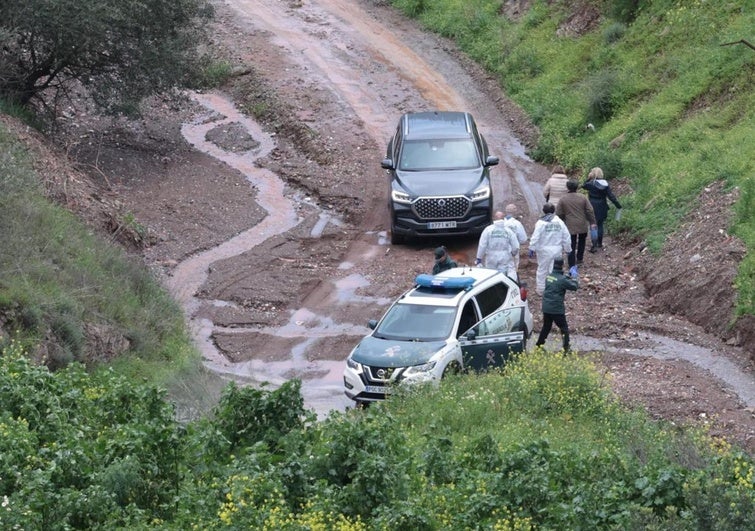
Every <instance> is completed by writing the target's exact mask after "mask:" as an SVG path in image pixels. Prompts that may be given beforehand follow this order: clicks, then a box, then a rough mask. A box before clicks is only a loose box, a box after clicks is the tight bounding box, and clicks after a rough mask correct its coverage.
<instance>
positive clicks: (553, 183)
mask: <svg viewBox="0 0 755 531" xmlns="http://www.w3.org/2000/svg"><path fill="white" fill-rule="evenodd" d="M568 180H569V177H567V176H566V170H564V167H563V166H554V167H553V173H552V174H551V176H550V178H549V179H548V181H546V183H545V186H544V187H543V196H544V197H545V200H546V201H547V202H548V203H550V204H552V205H553V206H555V207H557V206H558V201H559V200H560V199H561V198H562V197H563V196H564V195H566V181H568Z"/></svg>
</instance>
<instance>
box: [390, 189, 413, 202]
mask: <svg viewBox="0 0 755 531" xmlns="http://www.w3.org/2000/svg"><path fill="white" fill-rule="evenodd" d="M391 199H393V200H394V201H395V202H396V203H406V204H409V203H411V202H412V198H411V197H410V196H409V194H407V193H406V192H402V191H400V190H393V191H391Z"/></svg>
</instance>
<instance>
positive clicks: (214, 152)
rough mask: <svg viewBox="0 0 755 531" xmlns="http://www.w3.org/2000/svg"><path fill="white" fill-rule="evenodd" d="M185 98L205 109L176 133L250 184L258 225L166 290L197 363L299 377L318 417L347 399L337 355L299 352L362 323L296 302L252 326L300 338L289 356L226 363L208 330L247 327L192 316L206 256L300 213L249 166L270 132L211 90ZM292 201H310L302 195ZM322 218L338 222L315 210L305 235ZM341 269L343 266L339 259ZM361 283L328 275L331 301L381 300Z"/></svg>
mask: <svg viewBox="0 0 755 531" xmlns="http://www.w3.org/2000/svg"><path fill="white" fill-rule="evenodd" d="M192 97H193V99H194V100H195V101H196V102H197V103H199V104H200V105H201V106H202V107H204V108H205V109H206V113H204V114H202V115H200V116H199V117H197V119H196V120H194V121H192V122H191V123H187V124H184V125H183V127H182V129H181V132H182V134H183V136H184V138H186V140H187V141H188V142H189V143H190V144H191V145H192V146H194V147H195V148H196V149H197V150H199V151H201V152H203V153H207V154H209V155H211V156H213V157H215V158H216V159H217V160H220V161H222V162H225V163H226V164H228V165H229V166H230V167H232V168H234V169H236V170H238V171H239V172H241V173H242V174H243V175H244V176H245V177H246V179H247V181H248V182H249V184H250V186H253V187H254V188H255V189H256V192H257V198H256V201H257V203H258V204H259V205H260V206H261V207H262V208H263V209H265V211H266V212H267V215H266V216H265V218H264V219H263V220H262V222H260V223H259V224H258V225H256V226H254V227H252V228H251V229H249V230H246V231H244V232H242V233H240V234H238V235H237V236H235V237H233V238H231V239H230V240H228V241H226V242H224V243H222V244H220V245H218V246H216V247H214V248H211V249H208V250H206V251H203V252H200V253H198V254H196V255H193V256H191V257H189V258H188V259H186V260H185V261H183V262H181V263H180V264H178V265H177V267H176V268H175V269H174V271H173V272H172V275H171V276H170V277H169V279H168V281H167V284H168V289H169V290H170V291H171V293H172V294H173V295H174V297H175V298H176V300H177V301H178V302H179V303H180V304H181V305H182V307H183V308H184V311H185V313H186V315H187V318H188V319H189V326H190V329H191V331H192V334H193V336H194V339H195V342H196V344H197V346H198V348H199V350H200V352H201V353H202V356H203V358H204V360H205V366H206V367H207V368H208V369H210V370H212V371H213V372H215V373H217V374H219V375H221V376H224V377H226V378H228V379H232V380H234V381H238V382H243V383H248V384H251V385H259V386H262V385H264V384H265V382H267V383H268V384H270V385H271V386H273V387H277V386H279V385H281V384H282V383H284V382H285V381H287V380H289V379H291V378H301V379H302V395H303V397H304V401H305V407H306V408H307V409H312V410H314V411H315V412H317V414H318V415H319V416H323V415H325V414H327V413H329V412H330V411H331V410H333V409H336V410H344V409H346V408H347V407H348V406H350V405H351V401H349V400H348V399H347V398H346V397H345V396H344V394H343V379H342V378H343V377H342V373H343V361H342V360H315V361H312V360H308V359H307V355H306V354H307V350H308V347H310V346H311V345H312V344H313V343H314V342H316V341H318V340H320V339H321V338H327V337H336V336H344V335H346V336H349V335H353V336H355V339H356V338H358V337H361V336H363V335H364V334H365V333H366V329H365V327H364V326H357V325H353V324H340V323H335V322H334V321H333V320H332V319H330V318H327V317H323V316H318V315H315V314H313V313H312V312H310V311H309V310H306V309H300V310H297V311H295V312H294V313H293V314H292V315H291V318H290V319H289V321H288V322H287V323H285V324H283V325H282V326H280V327H263V328H261V329H260V328H255V331H258V332H260V333H265V334H270V335H273V336H276V337H290V338H302V341H301V342H300V343H297V344H296V346H295V347H293V348H292V349H291V353H290V359H287V360H284V361H273V362H271V361H265V360H252V361H246V362H241V363H232V362H230V361H229V360H228V359H227V358H226V357H225V356H224V355H223V354H222V353H221V352H219V351H218V349H217V348H216V346H215V344H214V342H213V340H212V335H213V333H214V332H217V331H222V332H224V333H227V334H228V333H244V332H248V329H243V328H234V329H225V328H222V329H221V328H219V327H216V326H215V325H214V323H213V322H212V321H210V320H208V319H206V318H199V317H197V315H196V313H197V310H198V309H199V307H200V304H201V302H203V301H200V300H199V299H197V298H196V296H195V295H196V293H197V291H198V290H199V288H200V287H201V286H202V285H203V284H204V282H205V281H206V280H207V275H208V271H209V269H210V267H211V265H212V264H213V263H214V262H217V261H220V260H225V259H228V258H231V257H233V256H237V255H240V254H242V253H244V252H247V251H248V250H250V249H252V248H254V247H255V246H257V245H259V244H261V243H262V242H264V241H265V240H267V239H268V238H270V237H272V236H275V235H277V234H281V233H284V232H286V231H288V230H289V229H291V228H293V227H295V226H296V225H297V224H299V223H300V222H301V219H300V218H299V217H298V215H297V213H296V208H295V207H296V204H297V199H296V198H294V199H293V200H292V199H289V198H287V197H286V196H285V195H284V188H285V185H284V183H283V181H281V180H280V179H279V178H278V176H277V175H275V174H274V173H272V172H270V171H268V170H266V169H264V168H259V167H257V166H256V165H255V161H256V160H257V159H258V158H261V157H264V156H265V155H267V154H268V153H270V151H271V150H272V149H273V148H274V147H275V143H274V141H273V139H272V137H271V136H270V135H268V134H266V133H265V132H264V131H263V130H262V129H261V127H260V126H259V125H258V124H257V123H256V122H254V121H252V120H250V119H249V118H247V117H245V116H244V115H243V114H241V113H240V112H239V111H238V110H237V109H236V108H235V106H234V104H233V102H232V101H231V100H230V99H228V98H225V97H224V96H221V95H218V94H212V93H207V94H193V95H192ZM231 133H232V134H231ZM298 201H299V202H301V201H304V202H307V204H308V205H310V206H312V207H314V208H317V207H316V205H314V204H313V203H312V202H309V201H307V200H306V199H304V200H298ZM328 224H333V225H336V226H342V223H341V221H340V220H339V219H338V218H337V217H335V216H333V215H332V214H329V213H327V212H325V211H322V212H320V214H319V217H318V220H317V222H316V223H315V225H314V227H313V228H312V229H311V231H310V235H311V236H312V237H314V238H317V237H320V236H321V235H322V233H323V231H324V230H325V228H326V227H327V226H328ZM344 268H348V267H347V266H346V265H345V264H344ZM368 284H369V283H368V282H367V280H366V279H364V278H363V277H359V275H349V276H347V277H346V278H345V279H342V280H338V281H336V293H337V301H338V302H346V301H349V302H353V301H357V302H377V303H378V304H387V302H385V301H383V300H378V301H372V300H370V299H369V298H368V297H361V296H357V295H356V294H355V290H356V289H358V288H360V287H364V286H366V285H368ZM209 302H210V303H211V304H212V305H213V306H216V307H225V306H231V307H233V306H234V305H233V303H231V302H229V301H222V300H214V301H209ZM339 354H342V353H339Z"/></svg>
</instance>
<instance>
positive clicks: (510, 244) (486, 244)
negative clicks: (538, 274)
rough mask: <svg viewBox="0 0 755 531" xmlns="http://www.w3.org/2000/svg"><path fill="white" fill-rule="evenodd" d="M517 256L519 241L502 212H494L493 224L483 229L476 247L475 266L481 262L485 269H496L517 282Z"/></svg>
mask: <svg viewBox="0 0 755 531" xmlns="http://www.w3.org/2000/svg"><path fill="white" fill-rule="evenodd" d="M515 256H519V240H517V239H516V235H514V233H513V232H511V230H509V228H508V227H506V220H505V219H504V215H503V212H500V211H499V212H496V213H495V215H494V216H493V224H492V225H488V226H487V227H485V230H483V231H482V234H481V235H480V243H479V245H478V246H477V259H476V260H475V265H480V264H482V263H483V262H484V263H485V267H488V268H490V269H497V270H498V271H500V272H501V273H503V274H505V275H508V276H509V277H510V278H512V279H514V280H518V277H517V273H516V264H515V261H514V257H515Z"/></svg>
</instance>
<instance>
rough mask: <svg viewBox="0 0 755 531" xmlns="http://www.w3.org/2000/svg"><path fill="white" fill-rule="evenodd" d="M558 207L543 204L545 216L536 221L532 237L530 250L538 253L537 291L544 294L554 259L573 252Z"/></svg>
mask: <svg viewBox="0 0 755 531" xmlns="http://www.w3.org/2000/svg"><path fill="white" fill-rule="evenodd" d="M555 212H556V207H554V206H553V205H552V204H551V203H545V204H544V205H543V214H545V215H544V216H543V217H541V218H540V219H538V220H537V223H535V230H534V231H533V232H532V238H530V251H533V252H535V253H537V274H536V282H535V291H536V292H537V293H538V295H542V294H543V290H544V289H545V277H546V276H548V273H550V271H551V269H552V268H553V260H555V259H556V258H561V257H562V253H570V252H571V236H570V235H569V229H567V228H566V224H565V223H564V222H563V221H561V218H559V217H558V216H557V215H556V214H555Z"/></svg>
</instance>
